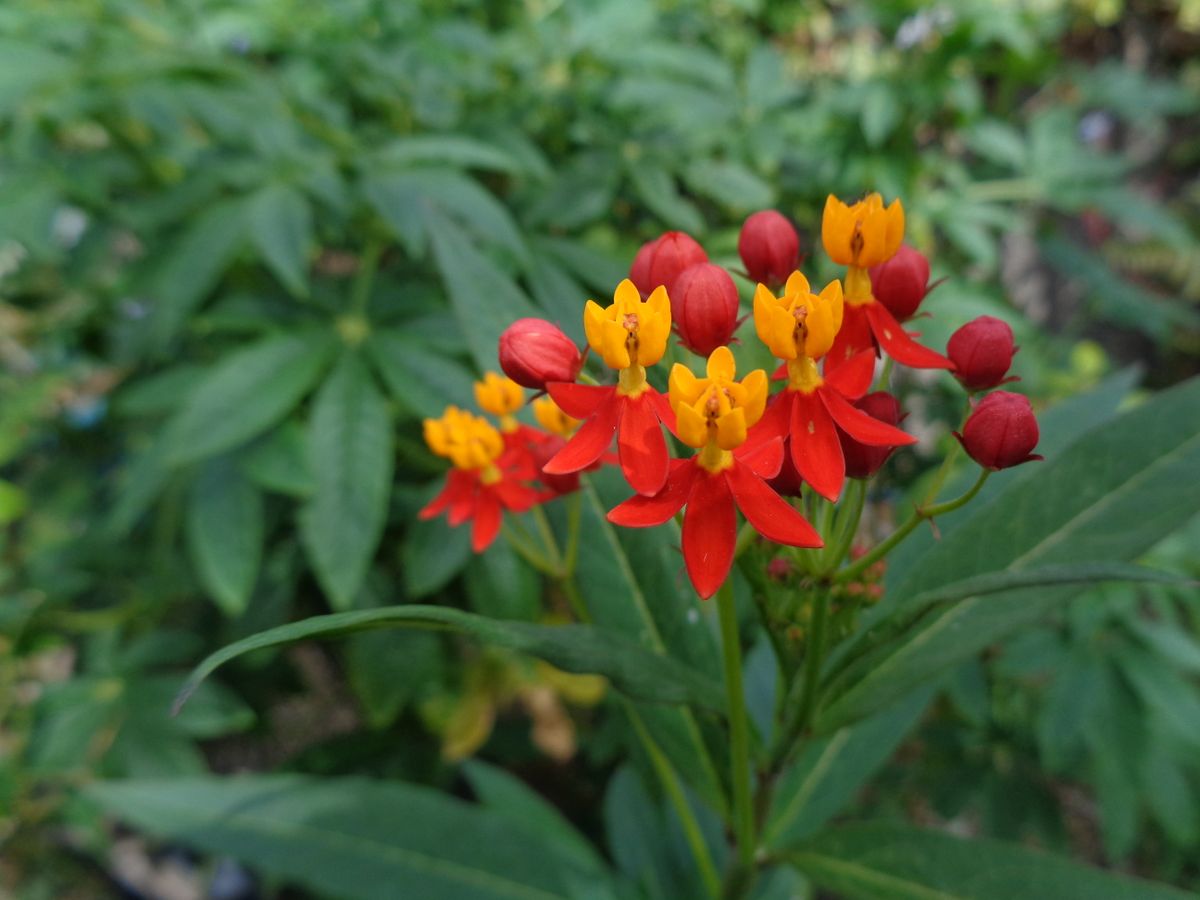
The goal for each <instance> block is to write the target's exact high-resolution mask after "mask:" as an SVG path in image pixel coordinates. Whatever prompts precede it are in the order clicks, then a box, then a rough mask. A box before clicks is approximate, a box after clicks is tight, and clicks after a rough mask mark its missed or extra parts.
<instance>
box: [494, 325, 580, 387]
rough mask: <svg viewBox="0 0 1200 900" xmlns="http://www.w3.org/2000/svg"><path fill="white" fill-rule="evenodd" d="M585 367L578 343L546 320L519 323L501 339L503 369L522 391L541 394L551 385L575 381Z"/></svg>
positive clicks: (510, 328)
mask: <svg viewBox="0 0 1200 900" xmlns="http://www.w3.org/2000/svg"><path fill="white" fill-rule="evenodd" d="M582 366H583V355H582V354H581V353H580V352H579V348H578V347H576V346H575V342H574V341H572V340H571V339H570V338H569V337H567V336H566V335H565V334H563V332H562V329H560V328H559V327H558V326H557V325H554V324H552V323H550V322H547V321H546V320H545V319H517V321H515V322H513V323H512V324H511V325H509V326H508V327H507V328H505V329H504V333H503V334H501V335H500V368H501V369H503V370H504V374H505V375H507V376H508V377H509V378H511V379H512V380H513V381H515V382H516V383H517V384H519V385H521V386H522V387H527V388H533V389H535V390H539V391H540V390H544V389H545V387H546V382H547V381H574V380H575V376H577V375H578V374H579V370H580V368H581V367H582Z"/></svg>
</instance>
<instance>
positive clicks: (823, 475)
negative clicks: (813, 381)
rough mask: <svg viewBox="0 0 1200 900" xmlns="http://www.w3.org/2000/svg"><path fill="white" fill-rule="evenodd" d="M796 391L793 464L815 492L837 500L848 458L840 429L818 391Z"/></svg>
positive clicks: (792, 439)
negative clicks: (846, 458)
mask: <svg viewBox="0 0 1200 900" xmlns="http://www.w3.org/2000/svg"><path fill="white" fill-rule="evenodd" d="M793 393H794V394H795V395H796V398H795V399H794V400H793V401H792V431H791V439H790V440H791V451H792V463H793V465H795V467H796V471H797V472H799V473H800V477H801V478H803V479H804V480H805V481H807V482H808V483H809V484H810V485H812V488H813V490H814V491H816V492H817V493H818V494H820V495H821V496H822V497H824V498H825V499H827V500H837V498H838V494H840V493H841V492H842V482H843V481H845V480H846V460H845V458H844V457H843V456H842V443H841V441H839V440H838V435H837V428H836V427H835V426H834V424H833V419H831V418H830V417H829V413H828V412H827V411H826V409H825V404H824V403H822V402H821V399H820V398H819V397H818V396H817V395H816V393H812V394H805V393H803V392H802V391H793Z"/></svg>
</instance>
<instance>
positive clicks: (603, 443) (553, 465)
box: [542, 394, 621, 475]
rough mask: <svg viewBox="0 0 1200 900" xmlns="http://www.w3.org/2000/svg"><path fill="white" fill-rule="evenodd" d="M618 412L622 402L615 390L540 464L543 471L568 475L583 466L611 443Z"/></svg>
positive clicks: (583, 467)
mask: <svg viewBox="0 0 1200 900" xmlns="http://www.w3.org/2000/svg"><path fill="white" fill-rule="evenodd" d="M555 402H557V401H555ZM563 412H566V410H563ZM620 414H621V404H620V403H619V402H618V400H617V397H616V395H615V394H610V395H609V402H607V403H603V404H601V405H600V406H599V407H597V408H596V411H595V412H594V413H593V414H592V417H591V418H590V419H588V420H587V421H586V422H584V423H583V425H582V427H580V429H579V430H578V431H577V432H575V434H574V436H572V438H571V439H570V440H569V441H567V446H565V447H563V448H562V449H561V450H559V451H558V452H557V453H555V454H554V455H553V456H552V457H550V461H549V462H547V463H546V464H545V465H544V466H542V471H543V472H546V473H547V474H549V475H567V474H569V473H571V472H578V471H579V470H580V469H586V468H587V467H588V466H590V465H591V464H592V463H594V462H595V461H596V460H598V459H599V458H600V456H601V454H603V453H604V451H605V450H607V449H608V448H609V447H610V446H611V445H612V439H613V432H615V431H616V430H617V420H618V419H619V418H620Z"/></svg>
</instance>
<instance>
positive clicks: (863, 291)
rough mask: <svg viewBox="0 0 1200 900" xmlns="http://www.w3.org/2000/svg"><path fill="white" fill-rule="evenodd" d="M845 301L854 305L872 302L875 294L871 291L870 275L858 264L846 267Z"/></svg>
mask: <svg viewBox="0 0 1200 900" xmlns="http://www.w3.org/2000/svg"><path fill="white" fill-rule="evenodd" d="M844 283H845V294H844V296H845V298H846V302H847V303H850V304H853V305H855V306H862V305H863V304H866V303H874V302H875V296H874V295H873V294H872V293H871V275H870V273H868V272H867V270H866V269H864V268H861V267H860V266H850V267H849V268H847V269H846V280H845V282H844Z"/></svg>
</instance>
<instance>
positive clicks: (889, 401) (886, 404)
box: [838, 391, 904, 478]
mask: <svg viewBox="0 0 1200 900" xmlns="http://www.w3.org/2000/svg"><path fill="white" fill-rule="evenodd" d="M854 405H855V406H857V407H858V408H859V409H861V410H862V411H863V412H865V413H866V414H867V415H868V416H871V418H873V419H878V420H879V421H880V422H886V423H887V424H888V425H899V424H900V422H901V421H902V420H903V418H904V416H902V415H901V414H900V401H899V400H897V399H896V398H895V397H893V396H892V395H891V394H889V393H888V392H887V391H876V392H875V393H873V394H867V395H866V396H865V397H863V398H862V399H861V400H858V401H857V402H855V404H854ZM838 440H839V441H841V443H842V456H844V457H845V458H846V475H847V476H848V477H850V478H870V477H871V476H872V475H874V474H875V473H876V472H878V471H879V470H880V468H882V467H883V464H884V463H885V462H887V458H888V457H889V456H891V455H892V451H893V450H895V449H896V448H895V447H869V446H867V445H866V444H860V443H859V442H858V441H856V440H854V438H852V437H850V436H849V435H848V434H846V432H844V431H842V429H840V428H839V429H838Z"/></svg>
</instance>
